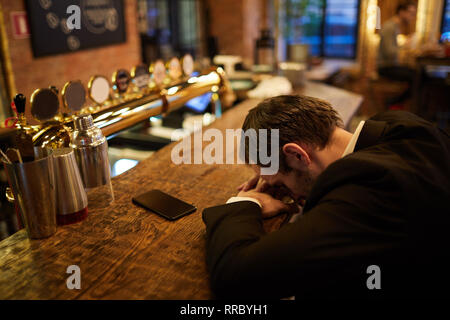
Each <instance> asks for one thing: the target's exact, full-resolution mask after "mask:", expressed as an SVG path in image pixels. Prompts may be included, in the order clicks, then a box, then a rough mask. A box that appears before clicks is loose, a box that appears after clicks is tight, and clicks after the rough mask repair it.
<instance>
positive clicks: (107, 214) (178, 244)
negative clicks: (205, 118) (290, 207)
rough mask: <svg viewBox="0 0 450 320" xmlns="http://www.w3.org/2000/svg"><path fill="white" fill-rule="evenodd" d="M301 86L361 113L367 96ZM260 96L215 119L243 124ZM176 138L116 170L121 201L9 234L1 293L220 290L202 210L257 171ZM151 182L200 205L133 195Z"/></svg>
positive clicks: (170, 295) (2, 248)
mask: <svg viewBox="0 0 450 320" xmlns="http://www.w3.org/2000/svg"><path fill="white" fill-rule="evenodd" d="M299 92H300V93H303V94H305V95H311V96H316V97H319V98H322V99H325V100H328V101H330V102H331V103H332V105H333V106H334V107H335V108H336V109H337V110H338V111H339V112H340V113H341V114H342V113H346V112H347V113H349V114H351V115H353V113H354V112H355V111H356V110H357V108H358V107H359V105H360V103H361V101H362V98H361V96H359V95H356V94H353V93H350V92H347V91H344V90H340V89H337V88H333V87H329V86H326V85H323V84H318V83H307V85H306V86H305V87H304V88H302V89H301V90H299ZM258 102H259V100H247V101H245V102H243V103H241V104H240V105H238V106H236V107H235V108H233V109H231V110H230V111H227V112H225V113H224V115H223V117H222V118H221V119H218V120H217V121H215V122H214V123H213V124H212V125H211V126H210V127H213V128H217V129H219V130H221V131H222V132H224V131H225V129H236V128H240V127H241V125H242V122H243V120H244V118H245V116H246V114H247V111H248V110H249V109H251V108H252V107H254V106H255V105H256V104H257V103H258ZM342 116H343V117H345V116H346V115H344V114H342ZM174 145H175V144H173V143H172V144H170V145H168V146H166V147H165V148H163V149H161V150H159V151H158V152H156V153H155V154H154V155H152V156H151V157H150V158H148V159H147V160H145V161H142V162H141V163H139V164H138V165H137V166H136V167H134V168H133V169H131V170H129V171H127V172H125V173H123V174H122V175H120V176H118V177H116V178H114V179H113V188H114V194H115V202H114V203H113V204H111V205H110V206H109V207H106V208H102V209H97V210H90V211H89V216H88V217H87V219H86V220H84V221H82V222H79V223H77V224H73V225H68V226H63V227H58V229H57V232H56V234H54V235H53V236H51V237H50V238H47V239H43V240H29V239H28V238H27V235H26V232H25V231H24V230H21V231H19V232H17V233H16V234H14V235H12V236H10V237H9V238H6V239H4V240H3V241H1V242H0V299H210V298H213V294H212V292H211V291H210V289H209V278H208V273H207V270H206V264H205V249H204V246H205V226H204V224H203V222H202V219H201V212H202V211H203V209H204V208H206V207H209V206H213V205H219V204H223V203H225V202H226V200H227V199H228V198H229V197H231V196H234V195H235V194H236V187H237V186H238V185H239V184H241V183H242V182H244V181H245V180H246V179H248V178H250V177H251V176H252V173H253V172H252V170H251V169H250V168H248V167H246V166H245V165H207V164H197V165H194V164H192V165H187V164H183V165H175V164H173V163H172V161H171V150H172V148H173V147H174ZM151 189H160V190H162V191H164V192H167V193H169V194H171V195H173V196H175V197H179V198H180V199H182V200H184V201H186V202H189V203H192V204H194V205H195V206H197V208H198V209H197V211H196V212H195V213H193V214H191V215H188V216H186V217H183V218H181V219H180V220H177V221H174V222H171V221H167V220H164V219H163V218H161V217H159V216H158V215H156V214H153V213H151V212H148V211H146V210H145V209H142V208H140V207H137V206H135V205H134V204H133V203H132V202H131V198H132V197H133V196H135V195H138V194H140V193H143V192H146V191H149V190H151ZM271 220H272V221H271ZM271 220H269V221H268V222H267V224H266V225H265V227H266V229H267V230H269V229H276V228H277V227H278V226H279V225H280V223H281V221H282V220H283V219H282V218H276V219H271ZM70 265H77V266H79V267H80V269H81V289H79V290H77V289H73V290H69V289H68V288H67V286H66V280H67V278H68V277H69V276H70V274H67V273H66V270H67V267H68V266H70Z"/></svg>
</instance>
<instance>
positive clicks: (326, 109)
mask: <svg viewBox="0 0 450 320" xmlns="http://www.w3.org/2000/svg"><path fill="white" fill-rule="evenodd" d="M341 127H342V121H341V119H340V118H339V115H338V114H337V112H336V111H335V110H334V109H333V108H332V107H331V105H330V104H329V103H328V102H326V101H323V100H320V99H317V98H313V97H307V96H301V95H284V96H278V97H274V98H269V99H266V100H264V101H263V102H261V103H260V104H258V105H257V106H256V107H255V108H253V109H251V110H250V111H249V113H248V115H247V117H246V118H245V121H244V124H243V127H242V129H243V130H244V131H246V130H248V129H255V130H256V131H258V130H259V129H268V130H269V132H270V129H278V130H279V144H278V146H279V171H278V173H276V174H274V175H270V176H269V175H267V176H262V177H263V179H264V180H266V181H267V182H268V183H269V184H270V185H273V186H284V187H287V188H288V189H289V190H290V191H291V195H292V196H293V197H295V198H306V197H307V196H308V194H309V191H310V189H311V187H312V185H313V182H314V180H315V179H316V177H317V176H318V175H319V174H320V173H321V172H322V171H323V170H324V169H325V168H324V167H323V166H322V165H321V163H320V161H319V159H317V158H316V155H317V152H318V151H320V150H324V149H326V148H327V147H328V146H329V145H330V139H331V136H332V134H333V133H334V132H335V130H336V128H341ZM267 141H270V139H267ZM244 146H245V147H246V149H245V156H246V161H247V163H248V162H249V148H248V144H244ZM259 148H266V150H267V152H269V151H270V150H271V146H269V145H266V146H261V145H260V144H259V143H258V154H259ZM266 154H267V153H266ZM257 164H260V162H259V161H258V162H257ZM253 168H254V169H255V171H258V172H259V166H258V165H253Z"/></svg>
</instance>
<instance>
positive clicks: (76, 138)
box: [71, 114, 114, 208]
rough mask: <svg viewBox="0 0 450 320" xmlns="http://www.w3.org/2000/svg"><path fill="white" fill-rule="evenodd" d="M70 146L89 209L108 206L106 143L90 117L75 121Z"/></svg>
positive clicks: (109, 192)
mask: <svg viewBox="0 0 450 320" xmlns="http://www.w3.org/2000/svg"><path fill="white" fill-rule="evenodd" d="M71 147H72V148H73V149H74V152H75V156H76V159H77V163H78V167H79V168H80V173H81V178H82V179H83V184H84V187H85V189H86V192H87V194H88V203H89V207H90V208H96V207H104V206H107V205H108V204H109V203H111V202H112V201H114V192H113V189H112V184H111V168H110V166H109V160H108V142H107V141H106V137H105V136H104V135H103V133H102V131H101V130H100V129H99V128H98V127H96V126H94V121H93V119H92V116H91V115H89V114H86V115H80V116H78V117H76V118H75V120H74V131H73V132H72V136H71Z"/></svg>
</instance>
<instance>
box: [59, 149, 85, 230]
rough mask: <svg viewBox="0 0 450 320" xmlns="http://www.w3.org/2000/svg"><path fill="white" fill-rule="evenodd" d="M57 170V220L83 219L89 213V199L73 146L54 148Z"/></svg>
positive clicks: (73, 220)
mask: <svg viewBox="0 0 450 320" xmlns="http://www.w3.org/2000/svg"><path fill="white" fill-rule="evenodd" d="M52 156H53V167H54V170H55V184H56V207H57V216H56V217H57V221H58V224H59V225H66V224H71V223H75V222H78V221H81V220H83V219H85V218H86V217H87V214H88V209H87V207H88V199H87V195H86V191H85V190H84V186H83V181H82V180H81V176H80V171H79V169H78V166H77V162H76V160H75V155H74V151H73V149H71V148H61V149H54V150H52Z"/></svg>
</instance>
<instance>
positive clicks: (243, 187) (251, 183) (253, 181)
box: [238, 174, 262, 191]
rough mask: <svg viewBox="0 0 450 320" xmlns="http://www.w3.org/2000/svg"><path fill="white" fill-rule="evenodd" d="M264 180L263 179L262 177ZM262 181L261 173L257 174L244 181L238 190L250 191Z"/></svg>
mask: <svg viewBox="0 0 450 320" xmlns="http://www.w3.org/2000/svg"><path fill="white" fill-rule="evenodd" d="M261 180H262V179H261ZM258 182H260V179H259V174H257V175H255V176H254V177H253V178H251V179H250V180H248V181H246V182H244V183H243V184H241V185H240V186H239V187H238V191H248V190H250V189H254V188H255V187H256V185H257V184H258Z"/></svg>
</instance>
